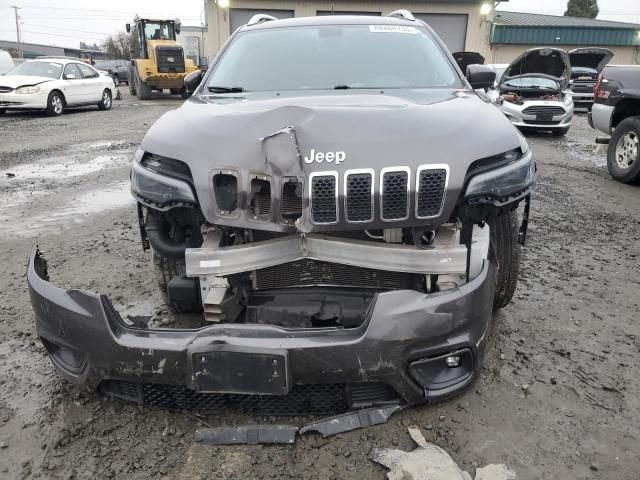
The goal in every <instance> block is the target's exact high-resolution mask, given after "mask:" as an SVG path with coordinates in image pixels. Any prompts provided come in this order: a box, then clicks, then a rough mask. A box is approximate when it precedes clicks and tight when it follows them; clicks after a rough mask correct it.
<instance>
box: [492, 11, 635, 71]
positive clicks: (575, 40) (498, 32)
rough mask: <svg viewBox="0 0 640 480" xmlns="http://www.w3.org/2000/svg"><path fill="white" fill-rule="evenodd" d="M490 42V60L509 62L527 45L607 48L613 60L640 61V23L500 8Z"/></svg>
mask: <svg viewBox="0 0 640 480" xmlns="http://www.w3.org/2000/svg"><path fill="white" fill-rule="evenodd" d="M490 42H491V53H490V56H488V57H487V56H485V57H486V58H487V62H489V61H491V63H509V62H511V61H512V60H513V59H514V58H515V57H516V56H518V55H519V54H520V53H521V52H522V51H523V50H526V49H527V48H531V47H538V46H551V45H552V46H555V47H560V48H564V49H566V50H572V49H574V48H578V47H586V46H598V47H607V48H609V49H610V50H612V51H613V53H614V54H615V56H614V57H613V61H612V63H615V64H623V65H634V64H640V25H639V24H635V23H622V22H611V21H606V20H592V19H590V18H577V17H561V16H555V15H539V14H532V13H515V12H503V11H497V12H495V15H494V19H493V27H492V29H491V37H490Z"/></svg>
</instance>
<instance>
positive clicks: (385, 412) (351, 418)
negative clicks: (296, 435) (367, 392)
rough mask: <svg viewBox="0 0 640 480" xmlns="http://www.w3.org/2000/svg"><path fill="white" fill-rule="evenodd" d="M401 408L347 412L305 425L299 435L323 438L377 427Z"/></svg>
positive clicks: (392, 407)
mask: <svg viewBox="0 0 640 480" xmlns="http://www.w3.org/2000/svg"><path fill="white" fill-rule="evenodd" d="M401 408H402V405H390V406H388V407H383V408H366V409H363V410H358V411H356V412H349V413H345V414H342V415H336V416H335V417H329V418H324V419H322V420H318V421H317V422H314V423H310V424H309V425H305V426H304V427H302V428H301V429H300V434H301V435H302V434H303V433H306V432H312V431H313V432H318V433H320V434H322V436H323V437H329V436H331V435H336V434H338V433H344V432H350V431H351V430H356V429H358V428H364V427H370V426H371V425H379V424H381V423H385V422H386V421H387V420H389V417H390V416H391V415H393V414H394V413H396V412H397V411H398V410H400V409H401Z"/></svg>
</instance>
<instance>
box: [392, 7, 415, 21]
mask: <svg viewBox="0 0 640 480" xmlns="http://www.w3.org/2000/svg"><path fill="white" fill-rule="evenodd" d="M387 17H394V18H402V19H404V20H411V21H412V22H415V20H416V17H414V16H413V13H411V12H410V11H409V10H405V9H404V8H403V9H401V10H396V11H394V12H391V13H390V14H389V15H387Z"/></svg>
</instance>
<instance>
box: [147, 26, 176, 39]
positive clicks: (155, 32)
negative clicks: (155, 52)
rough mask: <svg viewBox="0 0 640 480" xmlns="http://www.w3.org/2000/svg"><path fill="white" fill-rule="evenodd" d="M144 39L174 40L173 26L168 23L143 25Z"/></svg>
mask: <svg viewBox="0 0 640 480" xmlns="http://www.w3.org/2000/svg"><path fill="white" fill-rule="evenodd" d="M144 38H145V39H147V40H175V39H176V37H175V35H174V33H173V26H172V25H170V24H168V23H160V22H150V23H145V25H144Z"/></svg>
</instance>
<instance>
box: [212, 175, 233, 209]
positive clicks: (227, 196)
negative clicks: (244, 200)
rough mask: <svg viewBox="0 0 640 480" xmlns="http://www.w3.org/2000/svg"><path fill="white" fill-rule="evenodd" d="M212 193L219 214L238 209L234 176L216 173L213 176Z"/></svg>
mask: <svg viewBox="0 0 640 480" xmlns="http://www.w3.org/2000/svg"><path fill="white" fill-rule="evenodd" d="M213 192H214V194H215V197H216V203H217V204H218V209H219V210H220V213H221V214H227V213H229V212H232V211H234V210H235V209H236V208H238V179H237V178H236V177H235V175H231V174H227V173H218V174H216V175H214V176H213Z"/></svg>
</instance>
